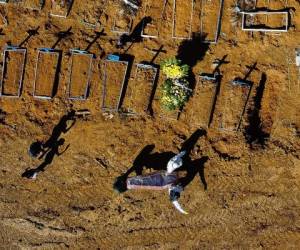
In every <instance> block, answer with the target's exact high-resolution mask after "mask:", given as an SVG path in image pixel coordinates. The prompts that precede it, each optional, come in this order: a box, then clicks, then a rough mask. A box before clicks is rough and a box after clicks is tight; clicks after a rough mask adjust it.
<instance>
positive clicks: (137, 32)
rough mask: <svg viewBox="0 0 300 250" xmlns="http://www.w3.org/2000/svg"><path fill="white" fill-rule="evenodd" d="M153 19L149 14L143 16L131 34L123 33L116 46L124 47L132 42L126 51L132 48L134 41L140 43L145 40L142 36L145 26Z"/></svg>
mask: <svg viewBox="0 0 300 250" xmlns="http://www.w3.org/2000/svg"><path fill="white" fill-rule="evenodd" d="M151 21H152V18H151V17H149V16H146V17H143V18H142V20H141V21H140V22H139V23H138V24H137V25H136V26H135V27H134V29H133V30H132V32H131V33H130V34H122V35H121V36H120V38H119V40H118V42H117V45H116V47H117V48H121V49H123V48H124V47H125V46H126V44H127V43H131V44H130V45H129V47H128V48H127V49H126V51H125V53H127V51H128V50H129V49H130V47H131V46H132V45H133V44H134V43H139V42H142V41H143V37H142V36H141V34H142V30H143V28H144V27H145V26H146V25H147V24H148V23H150V22H151Z"/></svg>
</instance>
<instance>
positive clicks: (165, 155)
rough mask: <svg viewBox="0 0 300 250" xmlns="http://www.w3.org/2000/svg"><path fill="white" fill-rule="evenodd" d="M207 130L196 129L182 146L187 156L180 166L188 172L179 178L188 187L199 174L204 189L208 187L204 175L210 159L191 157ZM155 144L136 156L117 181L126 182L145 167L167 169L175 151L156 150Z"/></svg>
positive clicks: (140, 173) (139, 173)
mask: <svg viewBox="0 0 300 250" xmlns="http://www.w3.org/2000/svg"><path fill="white" fill-rule="evenodd" d="M205 135H206V131H205V130H200V129H198V130H196V131H195V132H194V133H193V134H192V135H191V137H189V138H188V139H187V140H186V141H185V142H184V143H183V144H182V147H181V150H180V151H184V150H185V151H186V154H185V156H184V157H183V166H182V167H180V168H179V171H181V170H182V171H184V172H186V175H185V176H184V177H182V178H179V183H180V184H181V185H182V186H183V187H186V186H187V185H188V184H189V183H190V182H191V181H192V180H193V179H194V178H195V176H196V175H197V173H198V174H199V177H200V180H201V182H202V184H203V185H204V189H205V190H206V189H207V182H206V180H205V175H204V164H205V162H206V161H207V160H208V157H207V156H204V157H201V158H200V159H196V160H192V159H191V158H190V153H191V151H192V150H193V148H194V146H195V144H196V143H197V141H198V139H199V138H200V137H201V136H205ZM154 148H155V145H154V144H150V145H147V146H145V147H144V148H143V149H142V150H141V151H140V153H139V154H138V156H137V157H136V158H135V160H134V162H133V164H132V167H131V168H129V169H128V170H127V172H126V173H124V174H122V175H120V176H119V177H117V179H116V180H117V181H116V182H126V179H127V178H128V177H129V175H130V174H131V173H133V172H135V173H136V174H137V175H142V173H143V169H144V168H145V169H153V170H156V171H160V170H166V169H167V164H168V162H169V160H170V159H171V158H172V157H173V156H175V153H174V152H172V151H166V152H162V153H159V152H154V153H152V151H153V150H154Z"/></svg>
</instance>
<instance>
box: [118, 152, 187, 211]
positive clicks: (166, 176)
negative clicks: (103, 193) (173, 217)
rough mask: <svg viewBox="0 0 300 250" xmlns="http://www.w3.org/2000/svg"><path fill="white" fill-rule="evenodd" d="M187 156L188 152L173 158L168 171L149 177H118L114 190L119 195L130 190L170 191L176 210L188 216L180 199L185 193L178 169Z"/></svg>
mask: <svg viewBox="0 0 300 250" xmlns="http://www.w3.org/2000/svg"><path fill="white" fill-rule="evenodd" d="M185 154H186V151H182V152H180V153H179V154H177V155H175V156H174V157H172V158H171V159H170V160H169V162H168V164H167V170H162V171H156V172H153V173H150V174H147V175H138V176H134V177H129V178H126V179H124V178H122V176H121V177H118V178H117V179H116V181H115V182H114V185H113V188H114V190H115V191H117V192H118V193H123V192H125V191H127V190H130V189H147V190H164V189H168V192H169V197H170V200H171V202H172V203H173V205H174V206H175V208H176V209H177V210H178V211H179V212H180V213H183V214H187V212H185V211H184V210H183V209H182V208H181V206H180V204H179V203H178V199H179V198H180V193H181V192H182V191H183V187H182V185H181V184H180V182H179V176H178V174H177V173H176V172H174V171H175V170H176V169H178V168H179V167H181V166H182V164H183V161H182V157H183V156H184V155H185Z"/></svg>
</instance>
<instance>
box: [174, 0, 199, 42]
mask: <svg viewBox="0 0 300 250" xmlns="http://www.w3.org/2000/svg"><path fill="white" fill-rule="evenodd" d="M176 1H177V0H173V15H172V38H173V39H180V40H185V39H191V38H192V28H193V14H194V0H190V1H191V4H192V11H191V17H190V28H189V34H188V36H187V37H183V36H176V32H175V29H176ZM185 1H188V0H185Z"/></svg>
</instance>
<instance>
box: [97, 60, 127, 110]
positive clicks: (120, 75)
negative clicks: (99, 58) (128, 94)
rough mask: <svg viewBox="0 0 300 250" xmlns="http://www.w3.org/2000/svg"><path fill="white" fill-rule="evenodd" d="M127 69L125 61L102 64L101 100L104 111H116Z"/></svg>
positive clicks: (109, 61)
mask: <svg viewBox="0 0 300 250" xmlns="http://www.w3.org/2000/svg"><path fill="white" fill-rule="evenodd" d="M127 69H128V62H127V61H111V60H108V59H107V60H106V61H105V62H104V80H103V98H102V109H103V110H104V111H118V110H119V108H120V102H121V96H122V92H123V87H124V83H125V80H126V74H127Z"/></svg>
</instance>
